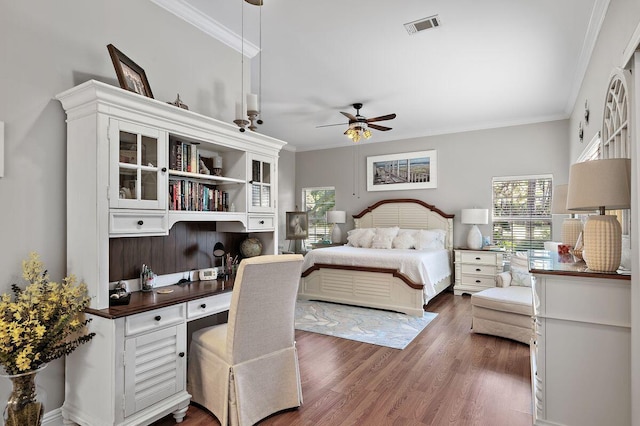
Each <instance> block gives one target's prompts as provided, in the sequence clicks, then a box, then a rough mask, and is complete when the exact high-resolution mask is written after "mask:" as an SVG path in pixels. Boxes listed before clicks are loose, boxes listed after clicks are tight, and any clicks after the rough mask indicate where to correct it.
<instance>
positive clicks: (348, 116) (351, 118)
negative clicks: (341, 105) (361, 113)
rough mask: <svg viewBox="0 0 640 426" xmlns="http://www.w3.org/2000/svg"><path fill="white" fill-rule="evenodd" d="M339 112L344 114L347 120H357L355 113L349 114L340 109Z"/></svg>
mask: <svg viewBox="0 0 640 426" xmlns="http://www.w3.org/2000/svg"><path fill="white" fill-rule="evenodd" d="M340 114H342V115H344V116H345V117H347V118H348V119H349V120H351V121H358V119H357V118H356V116H355V115H353V114H350V113H348V112H342V111H340Z"/></svg>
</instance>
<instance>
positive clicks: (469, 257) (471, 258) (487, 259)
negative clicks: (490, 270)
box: [460, 252, 496, 265]
mask: <svg viewBox="0 0 640 426" xmlns="http://www.w3.org/2000/svg"><path fill="white" fill-rule="evenodd" d="M460 259H461V260H462V262H463V263H481V264H489V265H495V264H496V254H495V253H478V252H462V253H461V256H460Z"/></svg>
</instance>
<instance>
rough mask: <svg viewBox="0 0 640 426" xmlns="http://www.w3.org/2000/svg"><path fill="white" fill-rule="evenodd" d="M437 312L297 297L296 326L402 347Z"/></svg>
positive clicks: (409, 341) (312, 330)
mask: <svg viewBox="0 0 640 426" xmlns="http://www.w3.org/2000/svg"><path fill="white" fill-rule="evenodd" d="M437 315H438V314H436V313H432V312H425V313H424V314H423V316H422V318H421V317H415V316H410V315H405V314H399V313H397V312H389V311H383V310H379V309H368V308H361V307H357V306H350V305H341V304H337V303H328V302H318V301H308V300H298V302H297V304H296V328H297V329H298V330H304V331H311V332H313V333H320V334H326V335H328V336H335V337H341V338H343V339H350V340H356V341H358V342H364V343H370V344H373V345H378V346H387V347H389V348H394V349H404V348H405V347H407V345H408V344H409V343H411V341H412V340H413V339H415V337H416V336H417V335H418V334H420V332H421V331H422V330H424V328H425V327H426V326H427V325H429V323H430V322H431V321H432V320H433V319H434V318H435V317H436V316H437Z"/></svg>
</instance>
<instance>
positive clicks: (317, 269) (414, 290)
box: [298, 265, 424, 316]
mask: <svg viewBox="0 0 640 426" xmlns="http://www.w3.org/2000/svg"><path fill="white" fill-rule="evenodd" d="M298 297H299V298H301V299H313V300H323V301H328V302H337V303H345V304H350V305H357V306H365V307H370V308H378V309H388V310H391V311H397V312H403V313H405V314H408V315H414V316H422V315H423V313H424V296H423V285H422V284H416V283H413V282H411V280H409V279H408V278H407V277H406V276H405V275H403V274H401V273H399V272H398V271H396V270H393V269H384V268H371V269H369V270H362V268H358V269H356V268H349V267H344V266H336V265H315V266H314V267H313V268H310V269H309V270H307V271H305V272H304V274H303V276H302V278H301V280H300V288H299V290H298Z"/></svg>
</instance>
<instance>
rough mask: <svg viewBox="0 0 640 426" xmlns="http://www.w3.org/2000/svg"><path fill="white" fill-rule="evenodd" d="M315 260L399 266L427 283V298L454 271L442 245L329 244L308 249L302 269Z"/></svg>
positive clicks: (429, 297) (417, 281) (370, 265)
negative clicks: (379, 246)
mask: <svg viewBox="0 0 640 426" xmlns="http://www.w3.org/2000/svg"><path fill="white" fill-rule="evenodd" d="M316 263H328V264H331V265H349V266H369V267H373V268H391V269H396V270H398V271H400V272H402V273H403V274H404V275H406V276H407V277H409V278H410V279H411V280H412V281H413V282H415V283H420V284H424V294H425V296H426V300H428V299H431V298H432V297H433V296H435V294H436V290H435V287H434V284H436V283H437V282H438V281H440V280H442V279H443V278H446V277H448V276H449V275H451V266H450V264H449V252H448V251H447V250H441V249H424V250H412V249H407V250H401V249H371V248H360V247H351V246H338V247H327V248H321V249H316V250H311V251H310V252H308V253H307V254H306V255H305V256H304V263H303V265H302V270H303V271H306V270H307V269H309V268H310V267H312V266H313V265H315V264H316Z"/></svg>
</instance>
